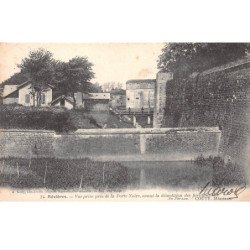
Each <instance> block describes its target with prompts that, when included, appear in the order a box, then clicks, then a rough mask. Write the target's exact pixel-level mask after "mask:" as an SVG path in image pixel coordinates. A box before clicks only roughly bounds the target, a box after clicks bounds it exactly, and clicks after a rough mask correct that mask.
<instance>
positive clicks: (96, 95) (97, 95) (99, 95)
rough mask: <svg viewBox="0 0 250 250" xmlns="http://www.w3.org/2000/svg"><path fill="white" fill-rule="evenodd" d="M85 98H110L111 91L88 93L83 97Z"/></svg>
mask: <svg viewBox="0 0 250 250" xmlns="http://www.w3.org/2000/svg"><path fill="white" fill-rule="evenodd" d="M83 99H84V100H109V99H110V93H106V92H104V93H88V94H87V95H85V96H84V97H83Z"/></svg>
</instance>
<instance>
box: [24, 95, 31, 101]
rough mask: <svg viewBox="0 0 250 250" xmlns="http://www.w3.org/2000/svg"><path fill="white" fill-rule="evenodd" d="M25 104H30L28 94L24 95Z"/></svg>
mask: <svg viewBox="0 0 250 250" xmlns="http://www.w3.org/2000/svg"><path fill="white" fill-rule="evenodd" d="M25 103H30V95H29V94H26V95H25Z"/></svg>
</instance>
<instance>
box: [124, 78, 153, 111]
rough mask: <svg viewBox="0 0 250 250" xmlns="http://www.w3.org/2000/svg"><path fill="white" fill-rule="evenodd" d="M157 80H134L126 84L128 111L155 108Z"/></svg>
mask: <svg viewBox="0 0 250 250" xmlns="http://www.w3.org/2000/svg"><path fill="white" fill-rule="evenodd" d="M155 84H156V80H155V79H136V80H135V79H134V80H128V81H127V82H126V109H131V110H132V111H133V110H135V111H136V110H141V109H142V108H143V109H144V110H149V109H153V108H154V94H155Z"/></svg>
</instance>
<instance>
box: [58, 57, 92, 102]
mask: <svg viewBox="0 0 250 250" xmlns="http://www.w3.org/2000/svg"><path fill="white" fill-rule="evenodd" d="M92 66H93V64H92V63H90V62H89V61H88V59H87V58H86V57H74V58H72V59H71V60H69V61H68V62H57V63H56V70H55V82H56V86H57V89H58V90H59V91H60V92H61V93H62V94H64V95H69V96H71V97H72V98H73V99H74V104H75V97H74V93H75V92H78V91H79V92H90V91H91V90H92V86H93V84H92V83H90V82H89V81H90V80H91V79H92V78H93V77H94V72H93V71H92Z"/></svg>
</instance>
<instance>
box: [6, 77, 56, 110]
mask: <svg viewBox="0 0 250 250" xmlns="http://www.w3.org/2000/svg"><path fill="white" fill-rule="evenodd" d="M52 89H53V86H51V85H49V84H46V87H45V88H44V89H43V91H42V94H41V106H49V104H50V102H51V101H52ZM15 103H16V104H20V105H23V106H37V94H36V93H35V94H32V88H31V81H26V82H24V83H22V84H20V85H16V84H5V85H4V89H3V104H15Z"/></svg>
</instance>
